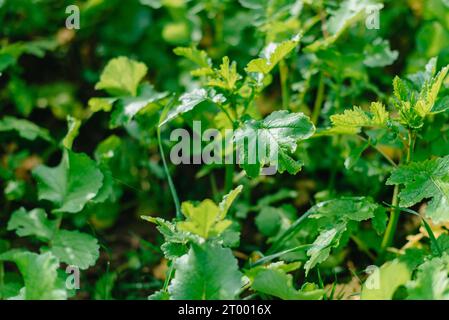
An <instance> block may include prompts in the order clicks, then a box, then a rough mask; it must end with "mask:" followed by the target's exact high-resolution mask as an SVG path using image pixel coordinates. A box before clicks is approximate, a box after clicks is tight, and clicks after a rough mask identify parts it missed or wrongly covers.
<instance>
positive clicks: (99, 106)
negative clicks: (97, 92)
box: [88, 98, 119, 112]
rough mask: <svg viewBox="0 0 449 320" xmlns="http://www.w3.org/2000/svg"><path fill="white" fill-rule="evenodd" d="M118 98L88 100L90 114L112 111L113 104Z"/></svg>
mask: <svg viewBox="0 0 449 320" xmlns="http://www.w3.org/2000/svg"><path fill="white" fill-rule="evenodd" d="M118 99H119V98H92V99H89V102H88V105H89V108H90V110H92V112H98V111H100V110H101V111H104V112H109V111H111V110H112V106H113V104H114V103H115V102H116V101H117V100H118Z"/></svg>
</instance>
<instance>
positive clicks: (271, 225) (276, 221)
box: [256, 207, 282, 237]
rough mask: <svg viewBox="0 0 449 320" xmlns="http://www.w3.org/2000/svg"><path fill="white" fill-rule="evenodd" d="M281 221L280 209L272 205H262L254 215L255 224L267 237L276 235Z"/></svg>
mask: <svg viewBox="0 0 449 320" xmlns="http://www.w3.org/2000/svg"><path fill="white" fill-rule="evenodd" d="M281 223H282V210H281V209H278V208H273V207H263V208H262V210H261V211H260V212H259V214H258V215H257V217H256V226H257V229H259V231H260V232H261V233H262V234H263V235H264V236H267V237H271V236H274V235H276V233H277V232H278V231H279V229H280V227H281Z"/></svg>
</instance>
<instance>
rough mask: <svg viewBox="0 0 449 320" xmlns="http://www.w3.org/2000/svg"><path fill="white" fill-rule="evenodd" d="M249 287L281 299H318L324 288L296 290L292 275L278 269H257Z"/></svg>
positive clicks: (321, 295)
mask: <svg viewBox="0 0 449 320" xmlns="http://www.w3.org/2000/svg"><path fill="white" fill-rule="evenodd" d="M251 288H252V289H253V290H255V291H258V292H261V293H264V294H268V295H271V296H275V297H278V298H281V299H282V300H320V299H321V298H322V297H323V295H324V290H320V289H317V288H316V289H314V290H297V289H295V287H294V286H293V277H292V276H291V275H290V274H287V273H286V272H285V271H283V270H280V269H265V270H262V271H259V272H258V273H257V275H256V276H255V278H254V281H253V283H252V285H251Z"/></svg>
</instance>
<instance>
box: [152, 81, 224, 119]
mask: <svg viewBox="0 0 449 320" xmlns="http://www.w3.org/2000/svg"><path fill="white" fill-rule="evenodd" d="M204 101H211V102H213V103H216V104H223V103H224V102H225V101H226V98H225V97H224V96H223V95H222V94H217V93H216V92H215V91H214V90H210V91H206V90H205V89H195V90H193V91H192V92H188V93H184V94H183V95H182V96H181V97H180V98H179V102H180V104H179V105H178V106H177V107H175V108H174V109H172V110H170V111H169V112H168V114H167V117H166V118H165V119H164V121H162V122H161V123H160V124H159V126H163V125H164V124H166V123H167V122H169V121H171V120H173V119H175V118H176V117H178V116H179V115H180V114H183V113H186V112H189V111H191V110H193V109H194V108H195V107H196V106H198V105H199V104H200V103H201V102H204Z"/></svg>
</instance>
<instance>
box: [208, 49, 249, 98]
mask: <svg viewBox="0 0 449 320" xmlns="http://www.w3.org/2000/svg"><path fill="white" fill-rule="evenodd" d="M216 72H217V75H218V76H217V77H215V78H214V79H211V80H209V82H208V83H207V84H208V85H209V86H214V87H219V88H222V89H225V90H228V91H233V90H234V89H235V84H236V83H237V81H238V80H240V79H241V78H242V76H241V75H239V74H238V73H237V64H236V63H235V61H233V62H232V63H230V61H229V58H228V57H224V58H223V62H222V64H221V65H220V69H218V70H217V71H216Z"/></svg>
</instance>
